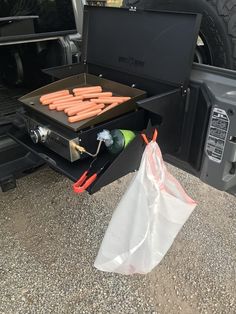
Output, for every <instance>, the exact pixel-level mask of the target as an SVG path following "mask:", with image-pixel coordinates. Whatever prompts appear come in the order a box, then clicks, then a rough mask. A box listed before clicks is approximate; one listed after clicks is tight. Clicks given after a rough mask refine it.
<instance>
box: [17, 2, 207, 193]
mask: <svg viewBox="0 0 236 314" xmlns="http://www.w3.org/2000/svg"><path fill="white" fill-rule="evenodd" d="M200 20H201V17H200V16H199V15H198V14H193V13H176V12H166V11H165V12H160V11H138V10H137V11H136V10H134V9H133V8H131V9H130V10H129V9H125V8H106V7H95V6H85V8H84V25H83V45H82V59H81V63H80V64H76V65H70V66H67V67H65V66H63V67H58V68H54V69H49V70H47V73H50V74H51V75H52V76H53V77H54V78H59V79H60V80H58V81H56V82H54V83H52V84H50V85H47V86H45V87H43V88H40V89H38V90H36V91H34V92H32V93H30V94H27V95H26V96H24V97H22V98H21V99H20V101H21V102H22V104H23V108H24V110H23V113H21V117H22V118H23V121H24V127H22V125H21V132H18V133H17V131H16V130H14V131H13V132H12V136H13V137H14V138H15V139H16V140H18V141H20V142H21V143H23V145H25V146H26V147H28V148H29V149H30V150H31V151H33V152H35V153H36V154H37V155H40V156H41V157H42V158H44V159H45V160H46V161H47V162H49V163H50V164H51V165H53V167H54V168H55V169H57V170H59V171H61V172H63V173H64V174H66V175H67V176H68V177H70V178H72V179H73V180H76V178H78V177H79V176H80V175H81V173H82V171H83V169H84V166H83V165H85V164H86V162H87V161H86V160H85V159H84V158H83V157H84V156H83V155H81V154H79V153H78V152H76V153H75V151H73V147H74V145H73V144H74V143H80V145H82V146H84V147H86V148H87V149H88V150H90V151H91V150H93V151H94V150H95V148H96V145H97V134H98V132H100V131H102V130H103V129H108V130H112V129H117V128H119V129H122V128H123V129H129V130H133V131H135V132H137V134H138V132H141V131H143V130H144V129H146V128H147V127H150V126H158V129H159V134H160V136H159V144H160V146H161V148H162V150H163V152H164V153H168V152H171V151H174V150H176V149H177V148H178V146H179V139H180V136H181V129H182V123H183V113H184V110H185V98H186V93H187V87H188V84H189V76H190V72H191V67H192V62H193V58H194V52H195V47H196V42H197V37H198V32H199V27H200ZM71 74H73V75H72V76H71ZM61 78H63V79H61ZM93 85H101V86H102V87H103V89H104V90H105V91H108V90H109V91H112V92H113V93H114V94H115V95H121V96H130V97H131V99H130V100H129V101H127V102H125V103H123V104H122V105H120V106H118V107H115V108H113V109H111V110H109V111H107V112H106V113H104V114H102V115H100V116H98V117H96V118H93V119H90V120H85V121H82V122H79V123H74V124H71V123H68V121H67V117H66V115H64V114H63V113H61V112H55V111H51V110H49V109H48V108H47V107H46V106H42V105H40V104H39V98H40V96H41V95H43V94H47V93H50V92H54V91H58V90H61V89H70V90H71V89H73V88H75V87H80V86H93ZM38 128H41V131H42V130H46V133H44V136H43V137H42V138H39V139H38V141H37V143H33V142H32V141H31V139H30V135H32V131H34V130H36V131H37V129H38ZM45 134H46V135H45ZM143 148H144V147H143V144H142V141H141V140H140V138H139V136H137V137H136V139H135V140H134V141H133V142H132V143H131V144H129V145H128V147H127V148H126V149H125V150H124V151H123V152H122V153H120V154H119V155H118V156H117V157H116V158H115V159H114V158H113V160H112V163H111V165H110V166H109V167H108V169H106V170H105V171H104V173H103V174H102V175H100V177H99V178H98V180H97V182H96V184H94V186H93V187H92V188H91V190H90V192H94V191H95V190H97V189H99V188H100V187H102V186H104V185H105V184H107V183H109V182H112V181H114V180H115V179H117V178H118V177H120V176H122V175H124V174H126V173H128V172H130V171H133V170H135V169H137V168H138V167H139V163H140V158H141V155H142V152H143ZM104 154H105V155H106V154H108V153H107V152H106V151H105V150H103V151H102V153H101V156H103V157H104ZM103 157H102V158H103ZM88 162H89V161H88ZM90 162H91V161H90Z"/></svg>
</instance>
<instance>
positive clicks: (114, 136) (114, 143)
mask: <svg viewBox="0 0 236 314" xmlns="http://www.w3.org/2000/svg"><path fill="white" fill-rule="evenodd" d="M135 137H136V134H135V133H134V132H133V131H130V130H120V129H115V130H112V131H108V130H103V131H102V132H101V133H99V134H98V140H103V141H104V143H105V145H106V147H107V149H108V151H109V152H110V153H111V154H119V153H120V152H121V151H122V150H123V149H125V148H126V147H127V146H128V145H129V144H130V143H131V142H132V141H133V140H134V138H135Z"/></svg>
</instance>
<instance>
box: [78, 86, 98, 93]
mask: <svg viewBox="0 0 236 314" xmlns="http://www.w3.org/2000/svg"><path fill="white" fill-rule="evenodd" d="M91 92H95V93H100V92H102V87H101V86H90V87H88V86H87V87H79V88H74V89H73V93H91Z"/></svg>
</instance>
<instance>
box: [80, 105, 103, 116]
mask: <svg viewBox="0 0 236 314" xmlns="http://www.w3.org/2000/svg"><path fill="white" fill-rule="evenodd" d="M104 108H105V105H104V104H99V105H97V104H94V105H93V106H92V107H89V108H87V109H86V108H84V109H81V110H80V111H79V112H77V113H76V115H77V116H78V115H80V114H81V113H85V112H89V111H93V110H96V109H104Z"/></svg>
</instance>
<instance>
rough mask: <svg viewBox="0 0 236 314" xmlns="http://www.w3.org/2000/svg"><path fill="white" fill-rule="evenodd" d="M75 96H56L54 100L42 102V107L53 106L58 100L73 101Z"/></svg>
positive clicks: (49, 99)
mask: <svg viewBox="0 0 236 314" xmlns="http://www.w3.org/2000/svg"><path fill="white" fill-rule="evenodd" d="M72 98H73V95H66V96H55V97H53V98H47V99H45V100H43V101H42V105H44V106H45V105H49V104H52V103H53V102H54V101H57V100H67V99H72Z"/></svg>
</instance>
